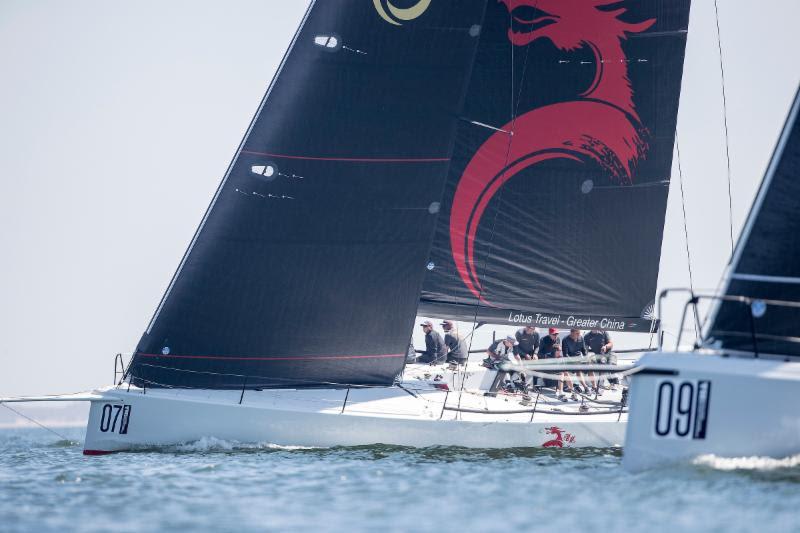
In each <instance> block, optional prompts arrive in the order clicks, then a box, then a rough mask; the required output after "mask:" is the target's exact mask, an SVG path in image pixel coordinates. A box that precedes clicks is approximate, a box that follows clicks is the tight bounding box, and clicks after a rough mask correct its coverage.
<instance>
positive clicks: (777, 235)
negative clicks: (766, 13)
mask: <svg viewBox="0 0 800 533" xmlns="http://www.w3.org/2000/svg"><path fill="white" fill-rule="evenodd" d="M798 198H800V92H798V93H797V95H796V96H795V100H794V103H793V105H792V108H791V110H790V112H789V115H788V118H787V120H786V124H785V125H784V129H783V132H782V133H781V136H780V139H779V140H778V144H777V146H776V148H775V151H774V153H773V155H772V160H771V162H770V164H769V167H767V172H766V174H765V176H764V179H763V181H762V183H761V187H760V189H759V191H758V194H757V195H756V199H755V201H754V203H753V206H752V208H751V209H750V214H749V216H748V219H747V222H746V223H745V226H744V229H743V231H742V236H741V238H740V239H739V242H738V244H737V246H736V250H735V252H734V254H733V258H732V261H731V265H730V267H729V274H728V280H727V286H726V289H725V294H726V295H728V296H745V297H747V298H754V299H763V300H779V301H789V302H795V303H800V210H798ZM707 339H708V340H709V341H711V342H715V341H718V342H719V343H720V345H721V347H722V348H724V349H729V350H737V351H744V352H757V353H759V354H776V355H792V356H800V308H798V307H787V306H781V305H769V304H767V305H765V304H764V303H763V302H756V303H755V304H753V305H752V306H751V305H746V304H742V303H737V302H723V303H721V304H720V305H719V307H718V308H717V310H716V313H715V315H714V318H713V320H712V322H711V327H710V329H709V331H708V334H707Z"/></svg>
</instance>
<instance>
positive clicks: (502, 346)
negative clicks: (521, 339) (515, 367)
mask: <svg viewBox="0 0 800 533" xmlns="http://www.w3.org/2000/svg"><path fill="white" fill-rule="evenodd" d="M516 343H517V341H516V339H514V337H512V336H511V335H509V336H508V337H506V338H505V339H498V340H496V341H494V342H493V343H492V345H491V346H489V349H488V350H486V353H487V354H488V355H489V357H491V358H492V361H493V362H497V363H501V362H509V363H519V361H520V359H519V357H518V356H517V355H516V354H515V353H514V346H515V345H516Z"/></svg>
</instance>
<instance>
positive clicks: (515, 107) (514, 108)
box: [458, 2, 538, 408]
mask: <svg viewBox="0 0 800 533" xmlns="http://www.w3.org/2000/svg"><path fill="white" fill-rule="evenodd" d="M537 4H538V2H537ZM534 7H538V6H534ZM512 23H513V20H512V17H511V13H510V12H509V25H511V24H512ZM515 48H516V45H515V44H513V43H511V91H510V92H511V131H510V132H509V135H508V144H507V145H506V155H505V167H508V162H509V158H510V157H511V145H512V143H513V142H514V131H515V127H516V122H517V113H518V112H519V103H520V99H521V97H522V88H523V86H524V83H523V82H524V80H525V73H526V72H527V69H528V58H529V57H530V54H529V53H528V52H529V48H530V43H528V44H527V45H525V62H524V63H523V64H522V77H521V79H520V84H519V85H520V86H519V90H518V91H517V90H516V87H515V85H514V83H515V81H516V80H515V78H514V65H515V55H514V49H515ZM502 198H503V188H502V187H501V188H500V191H499V193H498V198H497V201H498V202H500V201H501V200H502ZM499 214H500V209H499V207H496V208H495V213H494V219H493V220H492V232H491V234H490V236H489V246H488V248H487V250H486V253H485V254H484V257H483V272H484V273H485V272H486V267H487V264H488V262H489V256H490V254H491V251H492V245H493V243H494V234H495V230H496V228H497V218H498V216H499ZM483 289H484V287H483V285H481V288H480V290H479V291H478V300H477V301H476V302H475V315H474V316H473V318H472V329H473V331H474V330H475V327H476V325H477V322H478V310H479V308H480V299H481V296H483ZM473 339H474V337H473V338H471V339H470V341H469V348H468V349H467V352H468V353H469V351H471V350H472V341H473ZM465 382H466V372H465V373H464V377H463V378H462V379H461V386H460V387H459V393H458V407H459V408H460V407H461V396H462V394H463V393H464V385H465Z"/></svg>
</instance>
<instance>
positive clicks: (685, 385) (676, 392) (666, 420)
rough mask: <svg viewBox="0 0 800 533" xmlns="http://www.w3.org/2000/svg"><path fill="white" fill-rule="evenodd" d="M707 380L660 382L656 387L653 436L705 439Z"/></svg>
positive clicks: (708, 398) (709, 391)
mask: <svg viewBox="0 0 800 533" xmlns="http://www.w3.org/2000/svg"><path fill="white" fill-rule="evenodd" d="M710 397H711V382H710V381H708V380H697V381H685V380H664V381H662V382H661V383H659V384H658V387H657V388H656V411H655V417H654V423H653V430H654V432H655V436H656V437H659V438H660V437H666V438H677V439H684V438H691V439H705V438H706V429H707V426H708V403H709V400H710Z"/></svg>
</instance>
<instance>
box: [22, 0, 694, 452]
mask: <svg viewBox="0 0 800 533" xmlns="http://www.w3.org/2000/svg"><path fill="white" fill-rule="evenodd" d="M405 4H411V5H406V6H405V7H398V6H396V5H395V4H394V3H393V2H391V1H388V0H380V1H379V0H374V1H373V2H370V1H368V0H365V1H361V2H351V1H347V2H345V1H339V0H325V1H324V2H322V1H320V2H317V1H312V2H311V3H310V6H309V8H308V10H307V12H306V15H305V17H304V18H303V21H302V23H301V25H300V28H299V29H298V31H297V33H296V35H295V37H294V39H293V40H292V43H291V44H290V47H289V50H288V52H287V54H286V56H285V57H284V59H283V61H282V63H281V65H280V67H279V69H278V72H277V74H276V76H275V78H274V79H273V81H272V83H271V85H270V87H269V88H268V89H267V92H266V95H265V96H264V99H263V100H262V102H261V104H260V106H259V108H258V111H257V112H256V115H255V117H254V119H253V121H252V123H251V124H250V127H249V128H248V130H247V132H246V134H245V137H244V139H243V140H242V142H241V144H240V146H239V148H238V150H237V152H236V154H235V155H234V158H233V160H232V162H231V164H230V166H229V168H228V170H227V172H226V174H225V176H224V177H223V179H222V182H221V184H220V186H219V188H218V190H217V192H216V194H215V195H214V197H213V199H212V201H211V204H210V206H209V208H208V210H207V211H206V214H205V216H204V217H203V219H202V221H201V223H200V225H199V227H198V229H197V231H196V233H195V235H194V237H193V238H192V240H191V242H190V244H189V247H188V249H187V251H186V253H185V254H184V256H183V258H182V260H181V262H180V264H179V266H178V269H177V271H176V273H175V275H174V276H173V278H172V280H171V282H170V283H169V285H168V287H167V289H166V291H165V294H164V296H163V297H162V299H161V301H160V303H159V304H158V306H157V308H156V311H155V313H154V316H153V317H152V319H151V321H150V323H149V324H148V326H147V328H146V330H145V332H144V334H143V335H142V337H141V340H140V341H139V343H138V345H137V347H136V350H135V351H134V354H133V357H132V360H131V361H130V363H129V364H128V366H127V368H126V369H125V373H124V378H123V379H122V380H121V381H120V382H118V383H117V384H116V385H115V386H113V387H111V388H106V389H101V390H98V391H94V392H92V393H89V394H86V395H83V396H80V395H79V396H70V397H69V399H72V400H75V399H83V400H87V401H90V402H91V403H92V405H91V410H90V416H89V422H88V428H87V435H86V446H85V449H86V453H87V454H102V453H108V452H113V451H121V450H129V449H134V448H138V447H148V446H162V445H172V444H177V443H181V442H186V441H192V440H197V439H201V438H203V437H216V438H221V439H226V440H230V441H235V442H269V443H274V444H283V445H301V446H336V445H361V444H373V443H382V444H391V445H403V446H433V445H453V446H468V447H488V448H493V447H509V446H522V447H529V446H533V447H538V446H544V447H572V446H592V447H608V446H618V445H620V444H621V443H622V439H623V434H624V427H625V421H626V405H627V402H626V399H627V395H626V392H627V391H625V390H624V383H623V387H622V388H620V389H619V390H616V389H615V390H611V389H609V390H607V391H606V392H605V394H603V395H602V396H599V394H598V393H597V392H594V393H592V394H586V395H580V396H577V395H576V396H575V397H574V399H573V398H572V396H571V395H570V397H569V398H560V397H558V396H557V394H556V392H555V391H554V390H553V388H552V387H537V388H531V387H530V386H529V385H531V383H530V382H528V386H526V387H524V388H522V389H515V388H514V387H510V388H509V387H505V386H503V382H502V380H501V379H498V376H497V373H498V372H499V371H498V370H497V368H488V367H485V366H482V363H481V362H478V361H470V362H469V363H468V364H467V365H466V366H458V365H453V366H452V367H451V366H450V365H439V366H425V365H418V364H410V365H406V360H407V351H408V346H409V339H410V338H411V331H412V329H413V328H414V327H415V317H416V315H418V314H419V315H425V316H432V317H438V318H441V319H448V320H454V321H462V322H467V323H471V324H472V328H473V331H474V329H476V328H477V327H480V326H481V325H483V324H502V325H514V326H516V327H521V326H525V325H529V326H532V327H536V328H540V329H542V328H544V329H547V328H554V329H556V330H560V331H562V332H563V331H565V330H568V329H570V328H581V329H582V330H590V329H591V330H595V331H596V332H598V333H599V331H598V330H608V331H610V332H612V333H613V334H614V335H616V333H617V332H650V333H652V332H654V331H655V330H656V329H657V321H656V320H655V319H654V316H653V298H654V296H655V292H656V283H657V277H658V267H659V259H660V253H661V237H662V234H663V229H664V213H665V209H666V203H667V196H668V191H669V179H668V176H669V174H670V168H671V160H672V149H673V142H674V136H675V125H676V121H677V108H678V100H679V96H680V87H681V76H682V70H683V57H684V50H685V44H686V33H687V28H688V17H689V0H681V1H676V0H647V1H643V2H622V4H626V5H624V6H622V7H621V6H620V4H621V3H620V2H618V1H616V0H587V1H585V2H562V1H560V0H551V1H543V0H501V1H500V2H497V1H495V0H458V1H455V0H454V1H451V2H445V1H437V2H430V1H429V0H419V1H418V2H406V3H405ZM627 4H630V5H627ZM637 35H638V36H642V37H646V38H637V39H632V38H630V37H632V36H637ZM557 333H558V332H557V331H555V332H553V333H552V335H556V334H557ZM551 340H552V339H551ZM461 341H463V339H461ZM459 342H460V341H459V340H458V339H454V338H453V336H452V335H451V336H450V338H448V337H446V338H445V339H444V341H443V342H433V341H432V346H438V348H435V349H436V350H439V349H440V348H441V349H443V350H445V349H444V348H443V346H444V345H446V346H447V348H446V350H450V353H449V354H447V353H438V354H434V353H433V352H432V351H433V350H434V348H432V347H430V346H426V350H428V351H429V352H431V353H429V354H428V355H436V356H437V357H439V356H440V359H444V356H445V355H451V356H453V357H454V358H455V359H456V360H463V358H464V356H466V355H467V353H468V352H470V350H469V349H467V348H465V346H463V345H462V346H461V348H458V345H459ZM512 342H513V341H512ZM553 342H555V341H553ZM564 343H565V345H566V344H567V341H566V340H564ZM426 344H427V341H426ZM548 346H549V348H547V349H545V348H544V342H543V343H542V347H540V348H539V356H540V358H541V359H542V360H545V359H546V358H548V357H554V358H555V357H557V356H556V355H554V351H553V345H552V344H550V345H548ZM476 348H480V349H481V350H482V349H483V348H485V347H484V346H479V347H476ZM520 349H522V348H520ZM526 349H527V350H528V353H533V352H534V348H526ZM446 350H445V352H446ZM593 350H594V351H595V353H600V352H602V353H603V354H605V350H606V347H605V346H604V347H603V349H602V350H600V349H593ZM472 352H473V353H474V352H475V351H474V350H472ZM564 352H565V356H576V357H578V359H580V356H585V355H588V350H587V348H586V346H583V347H582V348H578V347H577V345H573V346H572V348H570V349H569V350H567V348H566V346H565V349H564ZM454 354H457V355H459V357H456V356H455V355H454ZM523 355H525V354H523ZM505 356H507V354H506V355H505ZM440 359H437V358H435V360H440ZM600 359H603V361H601V363H607V362H608V361H606V360H605V359H606V357H605V355H604V356H603V357H600ZM551 361H553V360H552V359H551ZM512 363H513V362H512ZM540 363H542V361H538V362H537V361H532V362H530V363H528V362H526V364H525V365H520V366H519V368H514V369H512V370H511V371H512V372H518V373H519V372H523V371H527V372H529V373H530V375H531V376H536V377H537V378H538V379H542V378H544V379H553V378H555V377H557V376H559V375H560V373H561V372H564V371H565V370H564V368H565V367H564V366H563V365H561V366H559V365H556V366H555V367H554V366H552V364H551V366H550V367H547V365H546V364H540ZM513 364H516V363H513ZM537 365H539V366H538V367H537ZM512 366H513V365H512ZM597 366H600V365H591V364H590V365H588V366H586V367H582V366H571V367H570V368H569V370H570V371H571V372H573V373H577V372H578V371H580V370H581V369H585V370H586V371H587V372H599V371H604V372H605V373H609V372H616V373H618V374H619V376H618V377H621V378H622V379H623V382H624V379H625V372H627V371H628V370H629V369H628V367H627V366H625V365H617V366H614V365H610V366H609V365H606V366H604V367H603V368H596V367H597ZM503 372H506V370H505V369H504V370H503ZM575 375H577V374H575ZM50 399H53V398H50ZM61 399H64V398H61ZM29 400H30V399H29Z"/></svg>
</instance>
